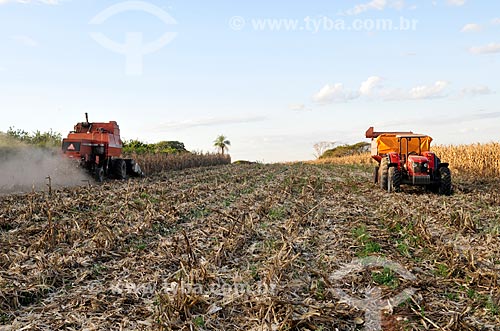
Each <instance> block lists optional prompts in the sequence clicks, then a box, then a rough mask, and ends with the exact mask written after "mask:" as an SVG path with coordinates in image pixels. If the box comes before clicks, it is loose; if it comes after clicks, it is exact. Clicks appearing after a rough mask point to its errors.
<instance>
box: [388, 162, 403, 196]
mask: <svg viewBox="0 0 500 331" xmlns="http://www.w3.org/2000/svg"><path fill="white" fill-rule="evenodd" d="M387 191H388V192H389V193H391V192H400V191H401V172H400V171H399V169H398V168H396V167H390V168H389V175H388V184H387Z"/></svg>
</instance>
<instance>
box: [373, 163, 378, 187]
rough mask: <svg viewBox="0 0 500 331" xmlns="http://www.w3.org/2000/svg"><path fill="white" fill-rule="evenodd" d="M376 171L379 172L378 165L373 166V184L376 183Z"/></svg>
mask: <svg viewBox="0 0 500 331" xmlns="http://www.w3.org/2000/svg"><path fill="white" fill-rule="evenodd" d="M378 172H379V167H375V168H374V169H373V184H378Z"/></svg>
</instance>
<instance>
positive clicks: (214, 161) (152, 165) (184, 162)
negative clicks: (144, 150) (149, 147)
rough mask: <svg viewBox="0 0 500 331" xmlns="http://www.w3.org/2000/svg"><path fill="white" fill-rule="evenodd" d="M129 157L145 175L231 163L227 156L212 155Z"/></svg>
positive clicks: (188, 154) (159, 154)
mask: <svg viewBox="0 0 500 331" xmlns="http://www.w3.org/2000/svg"><path fill="white" fill-rule="evenodd" d="M130 156H131V157H132V158H133V159H135V160H136V161H137V162H138V163H139V165H140V166H141V168H142V170H143V171H144V173H145V174H146V175H152V174H156V173H160V172H164V171H171V170H182V169H188V168H199V167H209V166H217V165H226V164H230V163H231V157H230V156H229V155H223V154H212V153H207V154H203V153H177V154H165V153H155V154H153V153H149V154H133V155H130Z"/></svg>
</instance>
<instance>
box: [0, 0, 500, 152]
mask: <svg viewBox="0 0 500 331" xmlns="http://www.w3.org/2000/svg"><path fill="white" fill-rule="evenodd" d="M117 5H120V6H122V7H123V8H125V9H128V10H126V11H124V12H121V13H115V15H111V16H110V17H109V18H108V19H107V20H105V21H104V22H102V24H98V25H96V24H90V22H91V21H92V19H93V18H94V17H96V16H97V15H98V14H100V13H102V12H103V11H104V10H106V9H107V8H110V7H111V8H116V7H112V6H117ZM134 6H135V7H134ZM137 6H139V7H140V8H143V7H144V6H147V8H155V9H154V12H153V13H148V12H144V11H142V10H139V9H137V8H138V7H137ZM141 6H142V7H141ZM164 13H166V14H167V15H169V17H171V18H172V19H173V20H175V22H176V24H166V23H173V22H172V21H169V22H164V21H163V20H162V19H161V17H159V16H161V15H163V14H164ZM381 20H384V22H387V21H390V22H392V28H391V29H388V28H385V29H383V28H379V29H377V28H375V26H376V24H381V23H380V22H382V21H381ZM306 22H309V24H307V23H306ZM401 22H415V24H414V26H413V27H414V28H412V29H408V28H407V26H406V25H400V23H401ZM332 23H335V28H332ZM356 24H358V25H356ZM360 26H361V28H360ZM403 27H404V28H403ZM132 32H140V33H142V35H143V39H144V41H143V42H144V44H148V43H150V42H153V41H155V40H158V38H160V37H161V36H162V35H164V34H165V33H167V32H171V33H176V35H175V37H174V38H173V40H171V41H169V42H168V43H166V44H165V45H163V47H161V48H160V49H159V50H157V51H155V52H153V53H151V54H147V55H144V56H142V57H140V58H141V59H142V69H141V70H140V72H130V71H129V70H128V69H127V66H126V55H124V54H119V53H116V52H113V51H111V50H110V49H108V48H106V47H103V46H102V45H101V44H99V43H98V42H97V41H96V40H95V39H94V38H93V37H92V35H91V34H92V33H102V34H103V35H104V36H106V37H107V38H108V39H110V40H113V41H115V42H116V43H119V44H123V43H124V42H125V39H126V35H127V34H129V33H132ZM0 40H1V41H2V42H1V43H0V110H1V114H2V120H1V121H0V131H6V130H7V129H8V128H9V127H10V126H14V127H16V128H22V129H26V130H37V129H39V130H48V129H51V128H52V129H54V130H55V131H59V132H61V133H63V134H66V133H67V131H69V130H70V129H71V128H72V126H73V125H74V124H75V123H76V122H77V121H81V120H82V118H83V113H84V112H88V113H89V114H90V117H91V120H95V121H108V120H116V121H118V123H119V124H120V127H121V129H122V136H123V138H125V139H133V138H138V139H141V140H144V141H149V142H155V141H160V140H179V141H182V142H184V143H185V144H186V146H187V148H188V149H191V150H204V151H212V150H213V147H212V141H213V140H214V139H215V137H216V136H217V135H218V134H224V135H226V136H227V137H228V138H229V139H230V140H231V142H232V147H231V149H230V151H231V154H232V156H233V159H235V160H236V159H247V160H259V161H265V162H275V161H291V160H305V159H311V158H313V153H314V150H313V145H314V143H316V142H319V141H336V142H339V143H353V142H358V141H361V140H363V138H364V132H365V130H366V129H367V128H368V127H369V126H372V125H374V126H375V127H376V129H377V130H405V131H406V130H413V131H415V132H422V133H428V134H430V135H431V136H433V137H434V139H435V143H438V144H451V143H472V142H488V141H492V140H495V141H498V140H499V139H500V133H499V131H498V128H499V127H500V109H499V107H498V105H499V104H500V102H499V101H500V97H499V93H498V92H499V91H500V80H499V79H498V74H499V73H500V2H497V1H486V0H476V1H472V0H435V1H432V0H429V1H427V0H422V1H410V0H405V1H401V0H346V1H331V0H329V1H324V0H323V1H319V0H310V1H300V2H299V1H296V2H291V1H272V2H271V1H261V0H256V1H252V2H250V1H249V2H246V3H243V2H241V1H210V2H209V1H201V0H200V1H190V0H183V1H180V0H171V1H161V0H149V1H144V2H137V1H136V2H126V1H125V2H123V1H110V0H100V1H96V0H43V1H42V0H32V1H28V0H23V1H17V0H0Z"/></svg>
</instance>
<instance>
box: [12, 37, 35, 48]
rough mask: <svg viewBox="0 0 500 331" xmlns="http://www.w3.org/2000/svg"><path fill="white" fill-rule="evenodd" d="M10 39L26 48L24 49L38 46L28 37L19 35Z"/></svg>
mask: <svg viewBox="0 0 500 331" xmlns="http://www.w3.org/2000/svg"><path fill="white" fill-rule="evenodd" d="M10 38H11V39H12V40H14V41H16V42H18V43H20V44H21V45H23V46H26V47H37V46H38V42H37V41H36V40H34V39H33V38H31V37H29V36H23V35H19V36H12V37H10Z"/></svg>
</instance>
